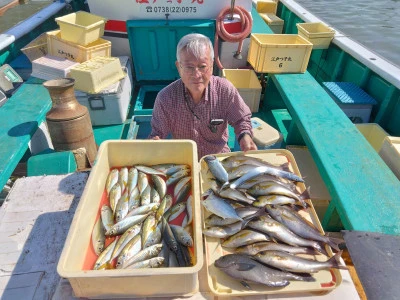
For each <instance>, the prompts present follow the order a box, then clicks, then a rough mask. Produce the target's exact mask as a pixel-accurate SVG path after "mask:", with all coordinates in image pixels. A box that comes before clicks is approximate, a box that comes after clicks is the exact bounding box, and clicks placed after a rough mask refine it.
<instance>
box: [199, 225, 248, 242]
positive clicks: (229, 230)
mask: <svg viewBox="0 0 400 300" xmlns="http://www.w3.org/2000/svg"><path fill="white" fill-rule="evenodd" d="M242 228H243V222H236V223H233V224H229V225H225V226H211V227H207V228H205V229H204V230H203V234H204V235H205V236H209V237H215V238H220V239H225V238H227V237H230V236H231V235H234V234H236V233H238V232H239V231H240V230H242Z"/></svg>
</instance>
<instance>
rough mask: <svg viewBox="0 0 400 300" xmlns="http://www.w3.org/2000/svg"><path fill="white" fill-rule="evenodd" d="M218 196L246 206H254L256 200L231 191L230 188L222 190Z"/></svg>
mask: <svg viewBox="0 0 400 300" xmlns="http://www.w3.org/2000/svg"><path fill="white" fill-rule="evenodd" d="M218 195H219V196H220V197H222V198H228V199H231V200H235V201H238V202H241V203H246V204H252V203H253V202H254V200H255V198H253V197H252V196H250V195H249V196H247V195H246V194H245V193H243V192H241V191H238V190H235V189H231V188H229V187H227V188H224V189H221V190H220V191H219V192H218Z"/></svg>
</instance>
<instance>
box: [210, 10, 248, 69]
mask: <svg viewBox="0 0 400 300" xmlns="http://www.w3.org/2000/svg"><path fill="white" fill-rule="evenodd" d="M232 11H233V13H236V14H238V15H239V16H240V23H241V25H242V31H241V32H240V33H234V34H230V33H229V32H227V31H226V29H225V27H224V18H225V15H227V14H231V15H233V14H232ZM252 26H253V20H252V18H251V15H250V13H249V12H248V11H247V10H246V9H244V8H243V7H241V6H235V7H233V9H232V7H226V8H224V9H223V10H221V12H220V13H219V15H218V17H217V19H216V33H215V39H214V56H215V61H216V64H217V66H218V68H220V69H221V70H222V69H224V67H223V66H222V64H221V61H220V59H219V53H218V39H219V38H221V39H222V40H224V41H226V42H230V43H237V42H239V46H238V50H237V52H236V54H235V55H234V57H236V58H238V59H240V58H239V57H240V54H241V52H242V47H243V40H244V39H245V38H247V37H248V35H249V34H250V33H251V28H252Z"/></svg>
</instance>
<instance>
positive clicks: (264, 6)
mask: <svg viewBox="0 0 400 300" xmlns="http://www.w3.org/2000/svg"><path fill="white" fill-rule="evenodd" d="M277 7H278V3H277V2H276V1H273V0H270V1H268V0H266V1H257V5H256V10H257V12H258V13H271V14H275V15H276V9H277Z"/></svg>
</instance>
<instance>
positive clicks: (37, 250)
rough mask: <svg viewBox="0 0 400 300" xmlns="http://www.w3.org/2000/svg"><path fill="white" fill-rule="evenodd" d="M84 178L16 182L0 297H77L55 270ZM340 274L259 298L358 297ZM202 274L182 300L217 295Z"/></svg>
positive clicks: (0, 262)
mask: <svg viewBox="0 0 400 300" xmlns="http://www.w3.org/2000/svg"><path fill="white" fill-rule="evenodd" d="M87 178H88V173H86V172H77V173H72V174H67V175H51V176H33V177H25V178H20V179H18V180H17V181H16V182H15V184H14V186H13V188H12V190H11V192H10V194H9V195H8V197H7V201H6V202H5V203H4V204H3V206H2V207H1V208H0V238H1V239H0V241H1V245H0V246H1V247H0V298H1V299H63V300H72V299H77V298H75V297H74V295H73V291H72V288H71V285H70V284H69V282H68V280H66V279H61V278H60V277H59V275H58V274H57V263H58V260H59V257H60V255H61V252H62V249H63V247H64V242H65V239H66V237H67V235H68V230H69V227H70V224H71V221H72V218H73V216H74V213H75V209H76V207H77V204H78V203H79V200H80V197H81V195H82V192H83V190H84V187H85V184H86V180H87ZM341 275H342V278H343V280H342V283H341V285H340V286H339V287H338V288H336V289H335V290H333V291H332V292H330V293H329V294H326V295H315V294H314V295H313V294H302V295H295V296H294V295H265V297H263V299H288V300H289V299H296V298H298V297H300V296H301V297H302V299H304V300H335V299H360V297H359V295H358V294H357V290H356V288H355V286H354V284H353V281H352V278H351V276H350V273H349V272H348V271H344V270H341ZM206 276H207V274H206V270H205V268H203V269H202V270H201V271H200V273H199V281H200V286H199V292H198V293H196V294H194V295H193V296H192V297H189V298H185V299H217V297H214V296H213V295H212V294H211V293H210V291H209V289H208V287H207V280H206ZM232 298H233V297H232ZM148 299H150V298H148ZM153 299H160V298H153ZM227 299H229V297H228V298H224V300H227ZM236 299H237V298H236ZM240 299H260V297H245V298H243V297H240Z"/></svg>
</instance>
